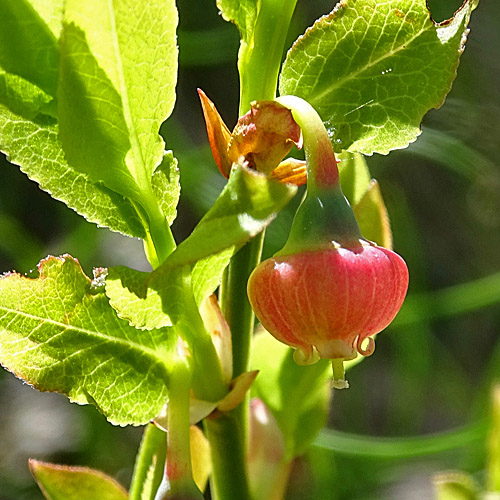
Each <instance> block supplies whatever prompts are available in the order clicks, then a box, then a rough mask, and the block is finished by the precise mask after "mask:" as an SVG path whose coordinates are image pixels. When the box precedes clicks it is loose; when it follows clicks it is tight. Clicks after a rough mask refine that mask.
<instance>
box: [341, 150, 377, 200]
mask: <svg viewBox="0 0 500 500" xmlns="http://www.w3.org/2000/svg"><path fill="white" fill-rule="evenodd" d="M336 156H337V159H338V161H339V163H338V166H339V175H340V185H341V186H342V192H343V193H344V194H345V196H346V198H347V199H348V200H349V203H350V204H351V205H353V206H354V205H356V204H358V203H359V202H360V201H361V198H363V196H364V195H365V193H366V191H367V189H368V188H369V187H370V180H371V175H370V171H369V170H368V165H367V163H366V160H365V159H364V157H363V156H362V155H360V154H355V153H349V152H347V151H344V152H342V153H340V154H338V155H336Z"/></svg>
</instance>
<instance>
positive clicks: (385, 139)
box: [280, 0, 477, 155]
mask: <svg viewBox="0 0 500 500" xmlns="http://www.w3.org/2000/svg"><path fill="white" fill-rule="evenodd" d="M476 4H477V1H472V0H467V1H466V2H465V3H464V5H463V6H462V8H461V9H459V11H457V13H456V14H455V17H454V18H452V19H450V20H448V21H445V22H443V23H440V24H436V23H435V22H434V21H433V20H432V19H431V17H430V15H429V12H428V10H427V7H426V2H425V0H390V1H387V2H376V1H375V0H363V1H361V0H345V1H342V2H340V3H338V4H337V6H336V7H335V9H334V10H333V11H332V12H331V13H330V14H328V15H326V16H324V17H322V18H320V19H319V20H318V21H317V22H316V23H315V24H314V25H313V26H312V27H311V28H309V29H308V30H307V31H306V33H305V34H304V35H303V36H302V37H300V38H299V39H298V40H297V41H296V42H295V44H294V46H293V47H292V49H291V50H290V51H289V53H288V56H287V58H286V61H285V63H284V65H283V69H282V73H281V78H280V93H281V94H282V95H285V94H292V95H297V96H299V97H302V98H304V99H306V100H307V101H308V102H309V103H310V104H312V105H313V106H314V107H315V108H316V110H317V111H318V112H319V113H320V115H321V117H322V118H323V121H324V122H325V123H326V125H327V128H328V130H329V133H330V135H331V139H332V142H333V145H334V148H335V150H336V151H341V150H342V149H345V150H349V151H353V152H360V153H363V154H368V155H371V154H372V153H374V152H377V153H382V154H387V153H388V152H389V151H391V150H392V149H397V148H404V147H406V146H407V145H408V144H409V143H410V142H413V141H414V140H415V139H416V138H417V136H418V135H419V134H420V122H421V120H422V117H423V116H424V114H425V113H426V112H427V111H428V110H429V109H431V108H437V107H439V106H441V104H442V103H443V101H444V99H445V97H446V94H447V93H448V92H449V90H450V88H451V84H452V81H453V79H454V78H455V75H456V70H457V66H458V63H459V58H460V55H461V53H462V52H463V50H464V44H465V39H466V35H467V25H468V22H469V18H470V14H471V11H472V10H473V9H474V8H475V6H476Z"/></svg>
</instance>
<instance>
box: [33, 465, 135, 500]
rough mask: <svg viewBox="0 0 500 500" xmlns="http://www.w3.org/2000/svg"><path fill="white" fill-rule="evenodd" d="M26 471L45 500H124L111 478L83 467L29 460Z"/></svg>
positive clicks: (125, 497)
mask: <svg viewBox="0 0 500 500" xmlns="http://www.w3.org/2000/svg"><path fill="white" fill-rule="evenodd" d="M30 470H31V473H32V474H33V476H34V477H35V479H36V482H37V483H38V486H40V489H41V490H42V493H43V494H44V496H45V498H46V499H47V500H96V499H97V498H98V499H99V500H127V498H128V495H127V492H126V491H125V489H124V488H123V487H122V486H121V485H120V484H118V483H117V482H116V481H115V480H114V479H113V478H111V477H109V476H107V475H106V474H104V473H102V472H100V471H98V470H94V469H89V468H87V467H74V466H71V467H70V466H67V465H54V464H49V463H45V462H39V461H38V460H30Z"/></svg>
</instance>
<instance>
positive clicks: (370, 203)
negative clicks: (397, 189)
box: [338, 152, 392, 248]
mask: <svg viewBox="0 0 500 500" xmlns="http://www.w3.org/2000/svg"><path fill="white" fill-rule="evenodd" d="M338 157H339V159H340V163H339V171H340V184H341V186H342V191H343V192H344V194H345V196H346V198H347V199H348V200H349V203H350V204H351V206H352V208H353V210H354V215H355V216H356V220H357V222H358V224H359V228H360V229H361V234H362V235H363V236H364V237H365V238H366V239H367V240H369V241H374V242H375V243H377V244H378V245H381V246H383V247H386V248H392V233H391V226H390V223H389V215H388V214H387V209H386V207H385V204H384V200H383V198H382V193H381V192H380V188H379V185H378V183H377V181H376V180H375V179H371V178H370V177H371V176H370V171H369V170H368V165H367V164H366V160H365V159H364V157H363V156H362V155H360V154H359V153H347V152H343V153H341V154H340V155H338Z"/></svg>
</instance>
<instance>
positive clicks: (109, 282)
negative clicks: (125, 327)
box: [106, 266, 172, 330]
mask: <svg viewBox="0 0 500 500" xmlns="http://www.w3.org/2000/svg"><path fill="white" fill-rule="evenodd" d="M150 277H151V273H145V272H141V271H136V270H135V269H130V268H128V267H125V266H116V267H111V268H109V270H108V275H107V276H106V295H107V296H108V297H109V303H110V304H111V307H113V309H115V311H116V312H117V314H118V316H119V317H120V318H122V319H125V320H127V321H128V322H129V323H130V324H131V325H132V326H134V327H135V328H140V329H145V330H152V329H154V328H162V327H165V326H171V325H172V321H171V319H170V317H169V316H168V314H166V313H165V312H164V311H163V309H162V306H161V298H160V297H159V295H158V294H157V293H155V292H154V291H152V290H151V291H150V290H148V281H149V279H150Z"/></svg>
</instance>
